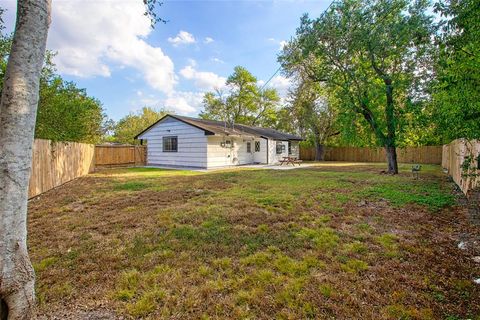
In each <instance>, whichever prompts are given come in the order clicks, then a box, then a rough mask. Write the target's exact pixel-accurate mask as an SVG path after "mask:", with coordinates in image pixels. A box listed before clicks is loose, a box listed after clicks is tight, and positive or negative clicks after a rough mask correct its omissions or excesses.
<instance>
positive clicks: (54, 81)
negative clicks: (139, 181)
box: [0, 22, 107, 143]
mask: <svg viewBox="0 0 480 320" xmlns="http://www.w3.org/2000/svg"><path fill="white" fill-rule="evenodd" d="M1 29H2V24H1V22H0V59H1V60H0V93H1V91H2V87H3V86H2V83H3V78H4V76H5V70H6V65H7V60H8V55H9V52H10V48H11V46H12V37H11V36H10V35H5V34H3V33H2V30H1ZM53 56H54V54H53V53H52V52H50V51H47V52H46V55H45V61H44V65H43V68H42V72H41V76H40V99H39V102H38V108H37V116H36V124H35V138H41V139H49V140H54V141H76V142H84V143H98V142H99V141H100V140H101V138H102V137H103V135H104V133H105V130H106V128H105V126H106V121H107V120H106V115H105V113H104V111H103V108H102V105H101V103H100V101H98V100H97V99H95V98H93V97H90V96H88V95H87V92H86V90H85V89H79V88H77V86H76V85H75V84H74V83H73V82H67V81H65V80H63V79H62V77H61V76H60V75H58V74H56V69H55V64H54V63H53V62H52V58H53Z"/></svg>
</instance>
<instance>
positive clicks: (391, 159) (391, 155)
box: [385, 146, 398, 174]
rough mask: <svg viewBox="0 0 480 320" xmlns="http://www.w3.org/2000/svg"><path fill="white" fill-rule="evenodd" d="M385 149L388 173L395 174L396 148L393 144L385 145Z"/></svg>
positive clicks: (396, 164) (396, 165)
mask: <svg viewBox="0 0 480 320" xmlns="http://www.w3.org/2000/svg"><path fill="white" fill-rule="evenodd" d="M385 151H386V154H387V163H388V173H390V174H397V173H398V163H397V148H396V147H395V146H386V147H385Z"/></svg>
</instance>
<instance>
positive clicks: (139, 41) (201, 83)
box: [2, 0, 330, 120]
mask: <svg viewBox="0 0 480 320" xmlns="http://www.w3.org/2000/svg"><path fill="white" fill-rule="evenodd" d="M329 3H330V1H168V0H166V1H165V2H164V4H163V6H162V7H160V8H159V9H158V15H159V16H161V17H163V18H165V19H166V20H168V22H167V23H166V24H162V23H159V24H157V26H156V27H155V29H154V30H151V29H150V27H149V21H148V19H147V18H145V17H144V16H143V15H142V11H143V5H142V1H141V0H116V1H113V0H102V1H92V0H63V1H60V0H53V4H52V6H53V9H52V10H53V12H52V25H51V29H50V33H49V40H48V45H47V47H48V48H49V49H50V50H53V51H56V52H57V53H58V54H57V56H56V57H55V63H56V64H57V68H58V72H59V73H60V74H61V75H62V76H63V77H64V78H65V79H67V80H72V81H74V82H76V83H77V84H78V86H79V87H82V88H86V89H87V92H88V94H89V95H92V96H94V97H96V98H98V99H99V100H100V101H101V102H102V103H103V105H104V108H105V110H106V112H107V114H108V116H109V117H111V118H113V119H114V120H118V119H120V118H121V117H123V116H125V115H126V114H128V113H129V112H134V111H136V110H139V109H141V108H142V107H143V106H151V107H155V108H162V107H166V108H167V109H169V110H171V111H173V112H175V113H178V114H184V115H191V116H195V115H197V114H198V112H199V111H200V110H201V108H202V105H201V100H202V96H203V94H204V93H205V92H206V91H210V90H213V89H214V88H221V87H222V86H223V84H224V81H225V78H226V77H228V75H229V74H231V73H232V71H233V68H234V67H235V66H236V65H241V66H244V67H246V68H247V69H248V70H249V71H251V72H252V73H253V74H254V75H255V76H256V77H257V78H258V79H259V81H260V83H262V81H265V80H267V79H268V78H269V77H270V76H271V75H272V74H273V72H274V71H275V70H276V69H277V68H278V63H277V61H276V57H277V54H278V53H279V51H280V48H281V44H282V43H283V42H284V41H287V40H289V39H290V38H291V37H292V36H293V35H294V34H295V29H296V28H297V27H298V25H299V19H300V16H301V15H302V14H303V13H309V14H310V15H311V16H312V17H317V16H319V15H320V14H321V13H322V12H323V10H325V8H326V7H327V6H328V4H329ZM15 5H16V4H15V1H12V0H6V1H2V6H3V7H6V9H7V10H8V11H7V14H6V17H5V18H6V19H5V20H6V25H7V29H8V30H12V29H13V25H14V19H15V17H14V15H15ZM270 85H271V86H272V87H275V88H277V89H278V90H279V92H280V93H281V94H285V92H286V89H287V88H288V85H289V81H288V79H285V78H284V77H283V76H281V75H278V76H276V77H275V78H274V79H273V80H272V81H271V83H270Z"/></svg>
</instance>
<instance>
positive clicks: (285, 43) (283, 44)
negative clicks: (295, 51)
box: [278, 40, 288, 50]
mask: <svg viewBox="0 0 480 320" xmlns="http://www.w3.org/2000/svg"><path fill="white" fill-rule="evenodd" d="M278 44H279V45H280V48H279V49H280V50H283V47H285V46H286V45H287V44H288V42H287V41H285V40H282V41H280V42H279V43H278Z"/></svg>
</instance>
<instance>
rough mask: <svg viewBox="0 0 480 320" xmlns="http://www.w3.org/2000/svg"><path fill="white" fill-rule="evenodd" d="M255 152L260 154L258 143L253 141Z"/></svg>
mask: <svg viewBox="0 0 480 320" xmlns="http://www.w3.org/2000/svg"><path fill="white" fill-rule="evenodd" d="M255 152H260V141H255Z"/></svg>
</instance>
